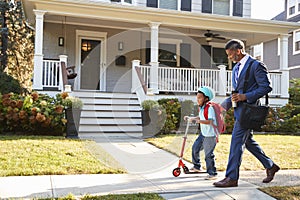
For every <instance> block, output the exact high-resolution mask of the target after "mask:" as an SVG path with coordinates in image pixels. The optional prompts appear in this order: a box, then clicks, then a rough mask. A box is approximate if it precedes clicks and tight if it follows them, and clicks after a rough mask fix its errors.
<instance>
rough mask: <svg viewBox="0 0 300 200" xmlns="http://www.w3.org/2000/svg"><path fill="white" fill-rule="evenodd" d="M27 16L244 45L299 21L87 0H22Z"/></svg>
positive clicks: (266, 38) (272, 35) (275, 34)
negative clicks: (154, 27) (209, 35)
mask: <svg viewBox="0 0 300 200" xmlns="http://www.w3.org/2000/svg"><path fill="white" fill-rule="evenodd" d="M23 3H24V6H25V11H26V14H27V18H28V19H29V20H30V21H31V23H33V22H34V15H33V9H36V10H44V11H47V12H46V15H45V20H46V21H53V22H55V21H56V22H58V23H61V22H62V16H67V17H68V23H77V24H84V25H87V26H110V27H115V28H119V29H133V28H141V27H147V26H148V24H149V23H150V22H159V23H161V25H160V27H164V28H171V29H175V30H178V31H180V32H182V33H184V34H187V35H191V36H198V37H202V36H203V34H204V32H205V31H206V30H212V31H213V32H215V33H219V34H220V35H222V36H225V37H226V38H229V39H230V38H239V39H242V40H245V41H246V42H247V45H254V44H259V43H260V42H264V41H269V40H273V39H275V38H277V37H278V36H279V35H281V34H288V33H290V32H291V31H293V30H295V29H299V28H300V24H299V23H293V22H280V21H271V20H257V19H249V18H241V17H231V16H218V15H211V14H203V13H191V12H182V11H175V10H165V9H157V8H148V7H147V8H145V7H136V6H127V5H119V4H114V3H105V2H97V1H90V0H77V1H75V0H26V1H23ZM124 22H126V23H124Z"/></svg>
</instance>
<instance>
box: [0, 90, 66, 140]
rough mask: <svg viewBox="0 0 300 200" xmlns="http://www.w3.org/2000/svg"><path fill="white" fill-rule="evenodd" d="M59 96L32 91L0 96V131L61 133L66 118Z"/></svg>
mask: <svg viewBox="0 0 300 200" xmlns="http://www.w3.org/2000/svg"><path fill="white" fill-rule="evenodd" d="M58 96H60V98H53V97H50V96H48V95H45V94H38V93H37V92H33V93H31V94H28V95H25V96H23V95H20V94H14V93H8V94H4V95H2V96H0V113H1V114H0V125H1V129H0V132H13V133H18V132H21V133H22V134H26V133H30V134H36V135H63V133H64V131H65V124H66V119H65V117H64V109H65V107H64V105H63V102H62V99H63V98H61V95H58Z"/></svg>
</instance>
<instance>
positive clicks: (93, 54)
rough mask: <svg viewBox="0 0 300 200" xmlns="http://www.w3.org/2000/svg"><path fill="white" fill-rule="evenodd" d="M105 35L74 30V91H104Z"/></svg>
mask: <svg viewBox="0 0 300 200" xmlns="http://www.w3.org/2000/svg"><path fill="white" fill-rule="evenodd" d="M106 37H107V33H104V32H94V31H84V30H76V38H77V42H76V47H77V48H76V49H77V51H76V66H78V68H77V69H78V70H77V72H78V76H77V78H76V80H75V89H79V90H100V91H106V69H105V67H106Z"/></svg>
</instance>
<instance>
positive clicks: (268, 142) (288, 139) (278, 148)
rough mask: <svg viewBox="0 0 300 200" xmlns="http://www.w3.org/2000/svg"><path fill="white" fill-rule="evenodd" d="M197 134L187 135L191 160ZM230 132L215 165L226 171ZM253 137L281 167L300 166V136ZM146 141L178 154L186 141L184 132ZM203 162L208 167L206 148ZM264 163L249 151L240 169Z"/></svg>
mask: <svg viewBox="0 0 300 200" xmlns="http://www.w3.org/2000/svg"><path fill="white" fill-rule="evenodd" d="M196 137H197V135H195V134H193V135H188V138H187V143H186V146H185V147H186V148H185V153H184V159H185V160H187V161H189V162H191V152H192V151H191V148H192V144H193V142H194V140H195V139H196ZM230 139H231V135H228V134H223V135H221V136H220V139H219V140H220V141H219V143H218V144H217V146H216V149H215V155H216V167H217V169H218V170H219V171H224V170H225V169H226V165H227V159H228V154H229V146H230ZM254 139H255V140H256V141H257V142H258V143H259V144H260V145H261V147H262V148H263V150H264V152H265V153H266V154H267V155H268V156H269V157H271V158H272V159H273V160H274V162H275V163H277V164H278V165H279V166H280V167H281V169H299V168H300V151H299V149H300V137H299V136H291V135H265V134H264V135H254ZM146 141H147V142H149V143H151V144H153V145H155V146H157V147H159V148H162V149H165V150H167V151H169V152H172V153H174V154H177V155H179V153H180V150H181V145H182V141H183V135H179V134H177V135H166V136H161V137H156V138H149V139H147V140H146ZM200 156H201V162H202V163H203V167H204V168H205V161H204V154H203V151H202V152H201V154H200ZM261 169H263V166H262V165H261V163H260V162H259V161H258V160H257V159H256V158H255V157H254V156H253V155H252V154H251V153H249V152H248V151H247V150H245V153H244V155H243V161H242V165H241V170H261Z"/></svg>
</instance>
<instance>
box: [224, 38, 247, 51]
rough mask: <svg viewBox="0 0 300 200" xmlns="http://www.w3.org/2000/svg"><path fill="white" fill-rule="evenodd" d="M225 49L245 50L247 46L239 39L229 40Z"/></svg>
mask: <svg viewBox="0 0 300 200" xmlns="http://www.w3.org/2000/svg"><path fill="white" fill-rule="evenodd" d="M225 49H226V50H227V49H233V50H237V49H243V50H244V49H245V45H244V43H243V42H242V41H241V40H238V39H232V40H229V41H228V42H227V43H226V44H225Z"/></svg>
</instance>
